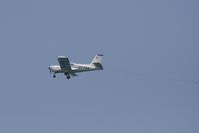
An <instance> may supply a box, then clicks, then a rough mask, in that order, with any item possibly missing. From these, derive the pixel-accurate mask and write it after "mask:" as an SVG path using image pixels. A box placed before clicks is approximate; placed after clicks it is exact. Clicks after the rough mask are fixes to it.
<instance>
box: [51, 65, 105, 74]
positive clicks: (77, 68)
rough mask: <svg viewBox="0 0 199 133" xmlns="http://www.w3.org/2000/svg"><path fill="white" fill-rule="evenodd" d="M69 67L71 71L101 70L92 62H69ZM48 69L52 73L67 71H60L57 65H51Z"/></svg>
mask: <svg viewBox="0 0 199 133" xmlns="http://www.w3.org/2000/svg"><path fill="white" fill-rule="evenodd" d="M70 65H71V69H72V72H73V73H79V72H86V71H94V70H101V69H100V68H98V67H96V66H95V65H93V64H75V63H71V64H70ZM49 69H50V70H51V71H52V72H54V73H65V72H67V71H62V70H61V67H60V66H59V65H51V66H50V67H49Z"/></svg>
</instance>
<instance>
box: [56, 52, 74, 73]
mask: <svg viewBox="0 0 199 133" xmlns="http://www.w3.org/2000/svg"><path fill="white" fill-rule="evenodd" d="M58 62H59V65H60V67H61V70H62V71H64V72H70V71H71V65H70V61H69V59H68V58H67V57H65V56H59V57H58Z"/></svg>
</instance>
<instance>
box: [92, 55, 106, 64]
mask: <svg viewBox="0 0 199 133" xmlns="http://www.w3.org/2000/svg"><path fill="white" fill-rule="evenodd" d="M102 58H103V55H102V54H97V55H96V56H95V57H94V58H93V61H92V62H91V64H96V63H99V64H101V62H102Z"/></svg>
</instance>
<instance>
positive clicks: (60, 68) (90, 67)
mask: <svg viewBox="0 0 199 133" xmlns="http://www.w3.org/2000/svg"><path fill="white" fill-rule="evenodd" d="M102 58H103V55H102V54H97V55H96V56H95V57H94V58H93V60H92V62H91V63H90V64H77V63H72V62H70V61H69V59H68V58H67V57H66V56H58V63H59V65H51V66H49V67H48V69H49V71H50V73H53V78H56V74H57V73H63V74H65V75H66V78H67V79H70V77H71V76H78V75H77V74H76V73H79V72H87V71H95V70H103V66H102V64H101V62H102Z"/></svg>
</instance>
